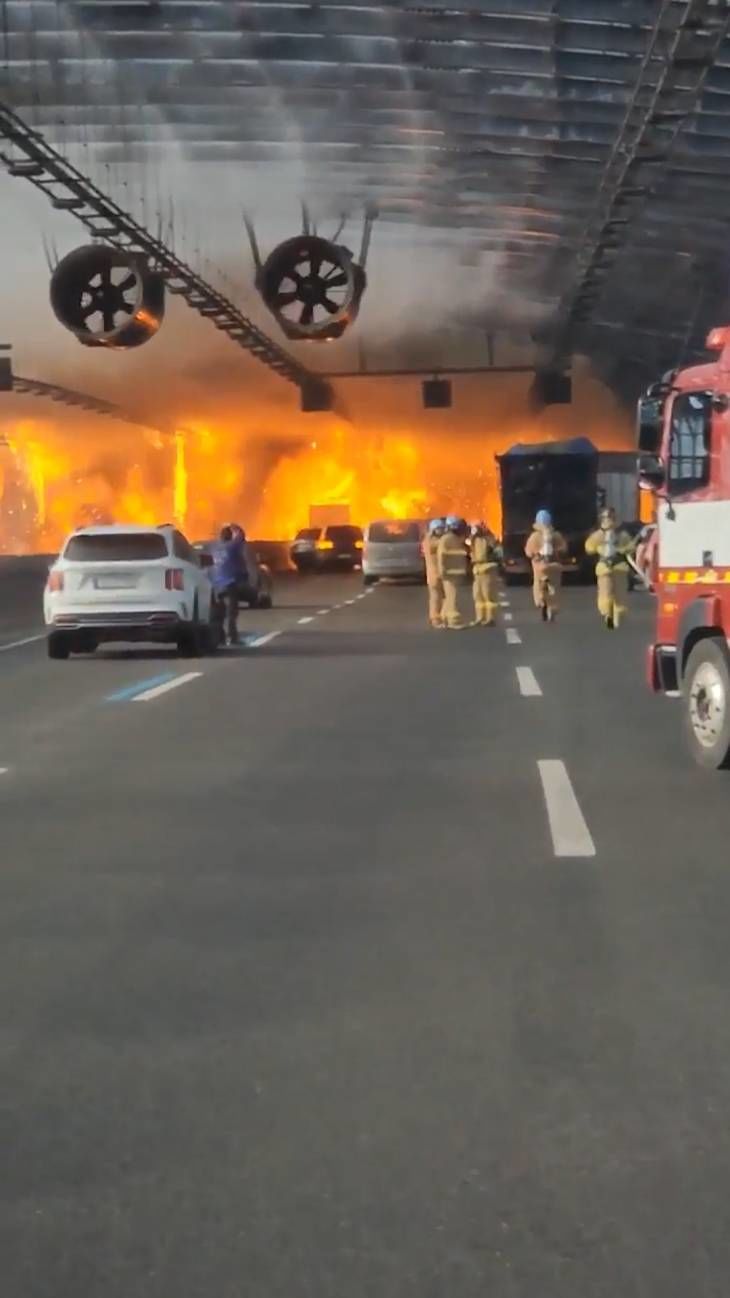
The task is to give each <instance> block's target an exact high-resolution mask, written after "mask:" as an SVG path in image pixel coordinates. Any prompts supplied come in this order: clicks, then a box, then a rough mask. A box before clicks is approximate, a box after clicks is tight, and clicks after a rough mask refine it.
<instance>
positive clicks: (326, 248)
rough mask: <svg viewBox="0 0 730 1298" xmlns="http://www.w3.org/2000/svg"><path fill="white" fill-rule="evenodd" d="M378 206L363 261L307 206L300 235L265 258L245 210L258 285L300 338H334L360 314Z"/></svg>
mask: <svg viewBox="0 0 730 1298" xmlns="http://www.w3.org/2000/svg"><path fill="white" fill-rule="evenodd" d="M375 216H376V213H375V210H374V209H372V208H369V209H368V210H367V211H366V214H365V223H364V227H363V237H362V243H361V247H360V253H359V256H358V259H357V261H356V260H355V258H354V254H353V253H352V252H351V250H350V249H349V248H347V247H346V246H345V245H344V244H341V243H337V242H336V239H337V237H338V235H339V234H340V232H341V229H342V225H343V224H344V220H343V221H342V222H341V223H340V229H339V230H338V232H337V235H335V238H334V239H323V238H322V237H321V236H320V235H318V234H317V233H316V231H315V230H314V229H313V228H312V226H311V223H310V219H309V213H308V211H307V209H306V207H303V223H302V224H303V229H302V233H301V234H300V235H296V236H295V237H294V238H293V239H286V240H285V241H284V242H283V243H280V244H278V245H277V246H276V248H274V249H273V251H272V252H270V253H269V255H268V257H267V258H266V260H265V261H264V262H262V260H261V255H260V252H259V247H258V241H257V238H256V232H255V230H254V226H253V223H252V221H251V220H250V218H249V217H247V216H244V223H245V226H246V230H247V232H248V237H249V242H250V244H251V252H252V255H253V259H254V265H255V267H256V287H257V289H258V291H259V293H260V294H261V297H262V298H263V300H264V302H265V304H266V306H267V308H268V310H269V311H270V312H271V314H272V315H273V316H274V318H275V319H276V321H277V323H278V325H279V327H280V329H281V330H282V331H283V333H284V334H286V337H287V338H289V339H291V340H293V341H296V342H303V341H308V342H333V341H334V339H336V338H341V337H342V335H343V333H344V332H345V330H346V329H347V328H349V326H350V325H351V324H352V323H353V321H354V320H355V319H356V318H357V315H358V312H359V310H360V303H361V301H362V296H363V293H364V292H365V289H366V287H367V275H366V273H365V263H366V261H367V254H368V248H369V246H370V236H371V231H372V224H373V221H374V220H375Z"/></svg>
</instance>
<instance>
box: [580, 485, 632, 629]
mask: <svg viewBox="0 0 730 1298" xmlns="http://www.w3.org/2000/svg"><path fill="white" fill-rule="evenodd" d="M633 548H634V542H633V540H632V538H631V537H630V536H629V534H628V532H624V531H622V530H621V529H620V528H619V527H618V525H617V522H616V510H615V509H613V508H612V507H611V506H608V507H607V508H606V509H602V510H601V515H600V518H599V520H598V527H597V528H596V530H595V532H591V535H590V536H589V537H588V540H587V541H586V554H593V555H596V556H597V557H598V563H597V564H596V587H597V604H598V612H599V613H600V615H601V617H602V618H603V624H604V626H605V627H606V628H607V630H609V631H613V630H614V629H615V628H618V626H619V625H620V623H621V619H622V617H623V616H624V614H625V613H626V612H627V607H626V595H627V592H628V589H629V565H628V563H627V562H626V556H627V555H628V554H631V551H632V550H633Z"/></svg>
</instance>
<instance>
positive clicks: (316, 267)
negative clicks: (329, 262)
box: [309, 252, 322, 279]
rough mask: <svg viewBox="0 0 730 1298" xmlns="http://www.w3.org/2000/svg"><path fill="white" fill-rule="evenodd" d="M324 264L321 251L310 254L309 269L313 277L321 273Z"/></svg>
mask: <svg viewBox="0 0 730 1298" xmlns="http://www.w3.org/2000/svg"><path fill="white" fill-rule="evenodd" d="M321 266H322V254H321V253H320V252H311V253H310V254H309V271H310V274H311V276H312V278H313V279H316V278H317V276H318V275H319V272H320V269H321Z"/></svg>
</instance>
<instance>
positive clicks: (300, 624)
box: [297, 617, 314, 626]
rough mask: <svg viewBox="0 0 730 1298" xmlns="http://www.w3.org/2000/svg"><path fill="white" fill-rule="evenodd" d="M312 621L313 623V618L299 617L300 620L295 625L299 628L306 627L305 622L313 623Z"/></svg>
mask: <svg viewBox="0 0 730 1298" xmlns="http://www.w3.org/2000/svg"><path fill="white" fill-rule="evenodd" d="M313 621H314V618H313V617H300V618H299V619H298V623H297V624H298V625H299V626H306V625H307V622H313Z"/></svg>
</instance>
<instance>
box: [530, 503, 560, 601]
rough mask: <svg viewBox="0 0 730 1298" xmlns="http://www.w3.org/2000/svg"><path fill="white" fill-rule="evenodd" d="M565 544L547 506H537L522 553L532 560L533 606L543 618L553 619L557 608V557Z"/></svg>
mask: <svg viewBox="0 0 730 1298" xmlns="http://www.w3.org/2000/svg"><path fill="white" fill-rule="evenodd" d="M567 549H568V546H567V544H566V542H565V538H564V537H562V536H561V535H560V532H556V530H555V528H554V527H553V519H552V514H551V513H550V511H549V509H538V511H537V514H536V515H535V526H534V530H533V532H532V534H531V536H529V537H528V539H527V544H526V545H525V554H526V555H527V557H528V559H530V560H531V561H532V578H533V580H532V596H533V599H534V601H535V608H536V609H538V610H539V612H540V614H541V616H542V619H543V621H544V622H553V621H554V620H555V617H556V615H557V612H558V592H559V590H560V582H561V577H562V568H561V566H560V558H561V556H562V555H564V554H565V553H566V551H567Z"/></svg>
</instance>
